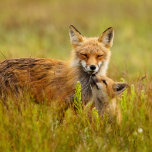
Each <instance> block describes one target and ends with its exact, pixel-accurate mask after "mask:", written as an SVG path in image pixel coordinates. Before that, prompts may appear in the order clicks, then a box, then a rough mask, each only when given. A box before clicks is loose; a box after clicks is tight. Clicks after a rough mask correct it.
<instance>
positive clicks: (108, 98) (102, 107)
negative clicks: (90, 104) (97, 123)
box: [91, 76, 128, 124]
mask: <svg viewBox="0 0 152 152" xmlns="http://www.w3.org/2000/svg"><path fill="white" fill-rule="evenodd" d="M127 86H128V85H127V83H122V82H114V81H113V80H112V79H110V78H108V77H106V76H97V77H95V76H93V77H92V84H91V87H92V94H93V101H94V102H95V107H96V109H97V110H98V113H99V115H103V114H104V113H108V114H110V116H116V119H117V122H118V123H119V124H120V122H121V111H120V108H119V104H118V103H117V101H116V97H117V96H119V95H120V94H121V93H122V92H123V91H124V90H125V89H126V88H127Z"/></svg>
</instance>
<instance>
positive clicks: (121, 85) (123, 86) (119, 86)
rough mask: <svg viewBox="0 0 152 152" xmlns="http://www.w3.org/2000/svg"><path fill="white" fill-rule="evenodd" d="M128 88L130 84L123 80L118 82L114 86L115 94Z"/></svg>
mask: <svg viewBox="0 0 152 152" xmlns="http://www.w3.org/2000/svg"><path fill="white" fill-rule="evenodd" d="M126 88H128V84H127V83H123V82H116V83H115V84H114V86H113V90H114V92H115V95H119V94H121V93H122V92H123V91H124V90H126Z"/></svg>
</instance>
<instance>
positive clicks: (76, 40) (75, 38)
mask: <svg viewBox="0 0 152 152" xmlns="http://www.w3.org/2000/svg"><path fill="white" fill-rule="evenodd" d="M69 35H70V41H71V43H72V45H80V43H81V42H82V41H83V36H82V35H81V33H80V32H79V31H78V30H77V29H76V28H75V27H74V26H73V25H70V26H69Z"/></svg>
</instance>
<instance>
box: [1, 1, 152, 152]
mask: <svg viewBox="0 0 152 152" xmlns="http://www.w3.org/2000/svg"><path fill="white" fill-rule="evenodd" d="M151 14H152V2H151V1H150V0H145V1H141V0H128V1H123V0H111V1H110V0H105V1H101V0H98V1H97V0H90V1H88V0H77V1H74V0H62V1H60V0H5V1H2V0H0V60H1V61H2V60H5V59H9V58H19V57H51V58H58V59H63V60H68V59H69V58H70V54H71V45H70V41H69V35H68V26H69V25H70V24H73V25H75V26H76V27H77V28H78V29H79V30H80V32H81V33H82V34H83V35H85V36H88V37H89V36H98V35H100V34H101V33H102V32H103V31H104V30H105V29H106V28H108V27H110V26H112V27H113V28H114V30H115V39H114V46H113V47H112V49H111V51H112V57H111V62H110V65H109V70H108V76H110V77H111V78H113V79H114V80H117V81H124V80H125V81H127V82H128V83H129V85H130V88H129V89H128V90H127V91H126V92H124V94H123V95H122V97H121V98H120V99H119V100H118V102H119V103H120V105H121V111H122V118H123V119H122V123H121V125H118V124H117V123H116V121H115V120H113V121H112V123H109V121H108V117H104V118H99V117H98V115H97V113H96V110H95V109H93V110H92V111H90V110H89V107H85V108H84V109H83V110H82V111H81V112H77V113H75V112H74V111H73V110H72V108H69V109H68V110H67V111H66V112H65V117H64V118H63V120H62V121H61V120H60V119H61V118H60V117H61V116H60V113H59V108H58V104H57V103H52V104H51V105H45V104H43V105H39V104H36V103H34V102H32V101H31V99H30V97H29V96H28V95H27V94H26V93H25V96H24V97H23V98H20V99H18V101H13V100H12V99H8V101H7V104H6V105H7V106H6V105H3V103H2V102H0V152H9V151H16V152H22V151H27V152H30V151H32V152H37V151H38V152H41V151H42V152H50V151H51V152H54V151H57V152H64V151H65V152H68V151H69V152H73V151H74V152H88V151H89V152H95V151H97V152H98V151H99V152H104V151H106V152H136V151H137V152H151V151H152V63H151V62H152V46H151V40H152V15H151Z"/></svg>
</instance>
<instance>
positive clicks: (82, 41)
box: [0, 25, 114, 103]
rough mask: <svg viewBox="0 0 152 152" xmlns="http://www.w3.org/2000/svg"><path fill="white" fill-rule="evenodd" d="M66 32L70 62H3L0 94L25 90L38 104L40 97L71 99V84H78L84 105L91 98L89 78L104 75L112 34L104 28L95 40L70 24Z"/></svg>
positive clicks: (23, 59)
mask: <svg viewBox="0 0 152 152" xmlns="http://www.w3.org/2000/svg"><path fill="white" fill-rule="evenodd" d="M69 33H70V40H71V43H72V46H73V58H72V59H71V63H69V62H65V61H59V60H53V59H39V58H36V59H35V58H21V59H10V60H5V61H3V62H2V63H1V64H0V84H1V85H0V93H1V94H2V95H6V94H9V93H10V92H13V94H15V95H17V94H18V92H20V90H24V88H29V89H30V90H31V92H32V94H33V96H34V97H35V98H36V99H37V101H39V102H40V101H41V100H43V98H44V97H46V98H47V99H48V100H52V99H53V100H55V99H59V98H62V100H65V99H66V100H69V99H70V100H71V99H72V98H73V93H74V91H73V90H74V87H75V84H76V82H77V81H80V82H81V85H82V100H83V101H84V102H85V103H87V102H88V101H89V100H90V99H91V97H92V91H91V88H90V76H91V75H92V74H97V75H105V74H106V70H107V66H108V62H109V59H110V50H109V49H110V47H111V46H112V43H113V36H114V32H113V29H112V28H108V29H107V30H106V31H105V32H103V34H102V35H101V36H100V37H99V38H85V37H83V36H82V35H81V34H80V32H78V30H77V29H76V28H75V27H74V26H72V25H71V26H70V32H69Z"/></svg>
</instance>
